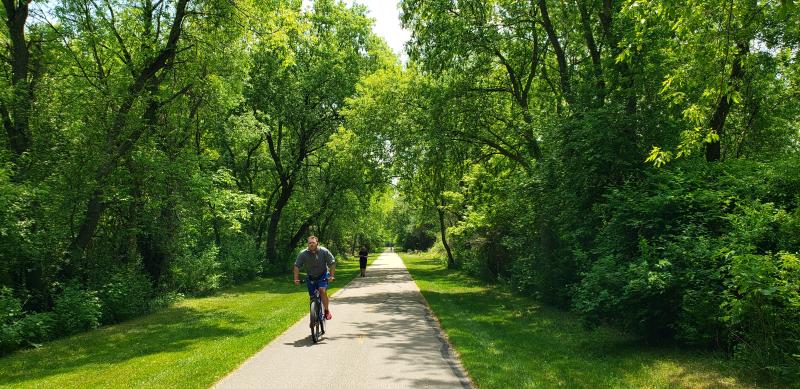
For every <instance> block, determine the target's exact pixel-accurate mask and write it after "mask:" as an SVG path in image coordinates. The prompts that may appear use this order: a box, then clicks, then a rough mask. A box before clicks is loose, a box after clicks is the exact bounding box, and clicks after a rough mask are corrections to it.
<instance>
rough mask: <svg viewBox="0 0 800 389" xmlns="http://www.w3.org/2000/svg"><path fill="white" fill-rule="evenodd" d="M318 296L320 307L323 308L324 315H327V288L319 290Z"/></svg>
mask: <svg viewBox="0 0 800 389" xmlns="http://www.w3.org/2000/svg"><path fill="white" fill-rule="evenodd" d="M319 295H320V297H322V306H323V307H325V313H328V312H329V309H328V288H319Z"/></svg>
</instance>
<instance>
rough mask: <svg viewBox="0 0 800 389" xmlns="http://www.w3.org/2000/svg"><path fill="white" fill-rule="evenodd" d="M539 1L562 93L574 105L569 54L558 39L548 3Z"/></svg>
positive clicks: (568, 102)
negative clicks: (553, 52) (568, 62)
mask: <svg viewBox="0 0 800 389" xmlns="http://www.w3.org/2000/svg"><path fill="white" fill-rule="evenodd" d="M538 1H539V11H540V12H541V13H542V25H544V30H545V31H546V32H547V39H548V40H549V41H550V46H552V47H553V51H555V53H556V61H557V62H558V75H559V81H560V84H561V93H562V94H563V95H564V99H565V100H566V101H567V104H569V105H574V103H575V99H574V97H573V96H572V89H571V85H570V76H569V65H568V64H567V56H566V54H565V53H564V48H563V47H562V46H561V42H559V40H558V35H557V34H556V30H555V28H554V27H553V23H552V21H551V20H550V14H549V13H548V12H547V3H546V2H545V0H538Z"/></svg>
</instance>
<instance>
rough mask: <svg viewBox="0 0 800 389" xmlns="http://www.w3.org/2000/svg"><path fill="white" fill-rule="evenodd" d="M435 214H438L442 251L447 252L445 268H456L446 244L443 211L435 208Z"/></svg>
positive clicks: (448, 246)
mask: <svg viewBox="0 0 800 389" xmlns="http://www.w3.org/2000/svg"><path fill="white" fill-rule="evenodd" d="M436 213H438V214H439V232H440V233H441V234H442V245H444V250H445V251H447V268H448V269H453V268H455V267H456V261H455V259H453V252H452V250H450V244H449V243H447V226H446V225H445V224H444V210H443V209H442V208H441V207H436Z"/></svg>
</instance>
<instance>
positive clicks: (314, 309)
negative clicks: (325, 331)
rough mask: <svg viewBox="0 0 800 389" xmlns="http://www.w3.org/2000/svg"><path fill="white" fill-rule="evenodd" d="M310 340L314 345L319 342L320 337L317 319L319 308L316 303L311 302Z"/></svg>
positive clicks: (318, 318)
mask: <svg viewBox="0 0 800 389" xmlns="http://www.w3.org/2000/svg"><path fill="white" fill-rule="evenodd" d="M310 310H311V340H313V341H314V343H317V342H319V339H320V337H321V336H322V334H321V333H320V328H319V327H320V325H319V323H320V317H319V306H318V303H317V302H316V301H312V302H311V307H310Z"/></svg>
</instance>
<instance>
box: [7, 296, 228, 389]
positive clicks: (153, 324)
mask: <svg viewBox="0 0 800 389" xmlns="http://www.w3.org/2000/svg"><path fill="white" fill-rule="evenodd" d="M243 320H244V319H243V318H242V317H240V316H239V315H236V314H234V313H231V312H229V311H225V310H212V311H201V310H197V309H192V308H187V307H173V308H167V309H164V310H161V311H159V312H157V313H156V314H153V315H151V316H148V317H145V318H141V319H137V320H132V321H130V322H126V323H123V324H120V325H116V326H109V327H103V328H100V329H97V330H94V331H90V332H87V333H83V334H79V335H75V336H72V337H69V338H64V339H60V340H56V341H53V342H50V343H49V344H47V345H46V346H45V347H43V348H41V349H37V350H26V351H23V352H19V353H16V354H12V355H9V356H7V357H6V358H4V359H5V360H0V367H2V370H3V373H2V375H0V384H2V385H9V384H10V385H12V386H13V385H15V384H21V383H24V382H26V381H29V380H35V379H41V378H44V377H48V376H53V375H58V374H65V373H70V372H74V371H78V370H82V369H85V368H86V367H87V366H91V365H95V366H103V367H106V366H109V365H115V364H119V363H123V362H125V361H128V360H130V359H135V358H139V357H144V356H148V355H151V354H161V353H171V352H179V351H183V350H185V349H187V348H188V347H190V346H191V345H192V344H194V343H195V342H197V341H199V340H204V339H205V340H207V339H214V338H224V337H237V336H242V335H244V334H243V333H242V332H241V331H239V330H236V329H233V328H231V327H230V326H226V324H229V323H236V322H241V321H243Z"/></svg>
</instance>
